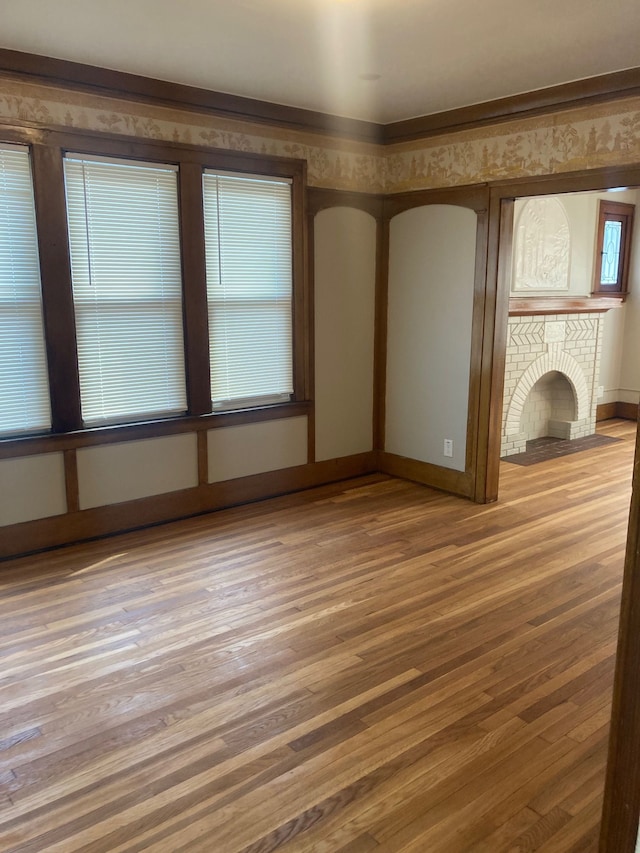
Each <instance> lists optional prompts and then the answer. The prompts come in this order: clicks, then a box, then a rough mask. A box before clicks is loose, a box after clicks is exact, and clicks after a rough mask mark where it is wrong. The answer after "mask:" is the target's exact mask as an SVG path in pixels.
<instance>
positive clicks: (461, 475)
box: [378, 451, 473, 498]
mask: <svg viewBox="0 0 640 853" xmlns="http://www.w3.org/2000/svg"><path fill="white" fill-rule="evenodd" d="M378 467H379V470H380V471H381V472H382V473H383V474H389V475H391V476H392V477H401V478H402V479H403V480H413V482H415V483H421V484H422V485H423V486H430V487H431V488H433V489H441V490H442V491H444V492H449V493H450V494H452V495H459V496H460V497H463V498H470V497H471V496H472V495H473V476H472V475H471V474H470V473H469V472H467V471H454V470H453V469H451V468H443V467H441V466H440V465H433V464H431V463H430V462H420V461H418V460H417V459H408V458H407V457H406V456H397V455H396V454H395V453H387V452H386V451H381V452H380V453H379V454H378Z"/></svg>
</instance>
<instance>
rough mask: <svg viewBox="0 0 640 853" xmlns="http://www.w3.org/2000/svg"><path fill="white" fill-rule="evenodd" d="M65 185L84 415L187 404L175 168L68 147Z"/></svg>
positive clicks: (140, 414) (146, 412)
mask: <svg viewBox="0 0 640 853" xmlns="http://www.w3.org/2000/svg"><path fill="white" fill-rule="evenodd" d="M65 184H66V193H67V215H68V224H69V244H70V252H71V274H72V284H73V300H74V307H75V316H76V333H77V339H78V368H79V374H80V397H81V404H82V417H83V421H84V423H86V424H88V425H98V424H101V423H113V422H125V421H132V420H141V419H144V418H146V417H150V418H154V417H161V416H163V415H173V414H179V413H182V412H184V411H185V410H186V408H187V402H186V388H185V372H184V352H183V325H182V323H183V321H182V278H181V263H180V228H179V220H178V192H177V173H176V169H175V168H173V167H172V166H158V165H155V164H147V163H138V162H135V161H117V160H107V159H98V158H83V157H81V156H79V155H67V156H66V159H65Z"/></svg>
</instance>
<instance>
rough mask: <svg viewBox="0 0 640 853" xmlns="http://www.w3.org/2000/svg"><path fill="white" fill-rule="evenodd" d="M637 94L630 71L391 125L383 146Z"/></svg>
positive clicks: (638, 73) (639, 76)
mask: <svg viewBox="0 0 640 853" xmlns="http://www.w3.org/2000/svg"><path fill="white" fill-rule="evenodd" d="M638 94H640V68H629V69H627V70H625V71H615V72H613V73H611V74H601V75H599V76H597V77H588V78H586V79H584V80H577V81H574V82H572V83H562V84H561V85H559V86H549V87H547V88H545V89H538V90H536V91H534V92H525V93H523V94H521V95H512V96H510V97H508V98H498V99H496V100H494V101H486V102H485V103H483V104H472V105H469V106H466V107H460V108H458V109H455V110H445V111H444V112H440V113H434V114H432V115H427V116H420V117H419V118H412V119H407V120H406V121H396V122H392V123H391V124H387V125H385V127H384V143H385V145H391V144H394V143H398V142H411V141H413V140H416V139H425V138H427V137H430V136H437V135H439V134H443V133H454V132H456V131H460V130H468V129H470V128H475V127H484V126H486V125H488V124H498V123H500V122H505V121H512V120H513V119H521V118H527V117H529V116H535V115H540V114H541V113H554V112H559V111H560V110H568V109H574V108H575V107H584V106H587V105H589V104H600V103H603V102H605V101H611V100H617V99H619V98H629V97H633V96H636V95H638Z"/></svg>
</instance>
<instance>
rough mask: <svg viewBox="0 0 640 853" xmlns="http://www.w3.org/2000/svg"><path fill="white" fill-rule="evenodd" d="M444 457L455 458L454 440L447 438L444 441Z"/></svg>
mask: <svg viewBox="0 0 640 853" xmlns="http://www.w3.org/2000/svg"><path fill="white" fill-rule="evenodd" d="M444 455H445V456H453V439H452V438H445V440H444Z"/></svg>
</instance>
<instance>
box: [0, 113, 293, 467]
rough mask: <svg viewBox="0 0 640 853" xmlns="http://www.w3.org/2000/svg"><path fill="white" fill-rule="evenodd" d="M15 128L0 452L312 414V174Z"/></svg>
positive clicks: (2, 197)
mask: <svg viewBox="0 0 640 853" xmlns="http://www.w3.org/2000/svg"><path fill="white" fill-rule="evenodd" d="M10 134H11V135H10V136H9V138H8V139H7V144H6V145H4V144H3V143H0V440H10V444H11V446H10V447H9V450H8V451H7V450H6V449H5V452H12V450H13V445H14V441H15V443H16V447H17V444H18V443H19V442H22V441H23V440H24V439H25V438H26V437H28V436H29V435H34V436H35V435H41V434H42V433H47V432H50V433H53V434H56V433H69V432H76V431H80V430H82V429H84V428H91V429H96V428H100V427H108V428H110V427H112V426H122V427H123V428H125V429H126V433H121V432H120V431H118V433H117V437H118V438H119V437H120V436H122V440H125V435H126V434H128V433H129V432H130V433H131V435H132V436H133V435H134V434H136V435H137V434H140V435H141V434H144V435H145V436H146V435H161V434H162V435H164V434H171V433H172V432H176V431H181V430H182V429H184V424H183V423H182V424H179V423H173V421H174V420H179V419H181V418H182V417H183V416H185V415H187V416H193V418H194V419H195V418H203V419H205V420H204V421H203V422H197V423H196V422H195V420H194V423H193V424H192V426H194V427H195V428H196V429H203V430H204V429H208V428H209V426H210V425H211V423H212V421H213V420H214V419H215V420H216V422H217V424H220V423H221V422H223V421H224V422H226V421H230V422H233V423H243V422H250V421H255V420H261V419H268V418H272V417H274V416H276V415H277V416H278V417H281V416H282V417H286V416H287V414H289V413H291V414H293V413H294V412H296V413H298V412H299V411H300V408H301V406H302V405H303V404H304V400H305V395H306V393H307V388H308V381H307V380H308V376H307V372H308V369H309V352H308V348H307V345H306V343H305V330H306V328H307V322H306V320H305V312H306V310H307V306H308V300H307V294H306V290H305V273H304V270H305V258H304V216H303V213H304V175H305V168H304V163H303V162H301V161H296V160H284V159H280V158H278V159H274V158H269V157H256V156H255V155H248V154H244V153H241V152H223V151H219V152H218V151H216V152H212V151H211V150H210V149H200V148H198V147H197V146H187V147H185V146H182V145H180V144H177V143H176V144H172V143H164V142H161V141H157V140H144V141H140V140H127V141H126V142H122V141H121V140H120V139H116V138H114V137H111V136H109V135H105V137H104V138H103V137H100V138H96V137H94V136H93V135H91V134H86V135H85V134H83V133H82V132H77V131H72V132H67V131H62V130H60V131H52V132H51V133H50V134H48V135H47V136H46V137H44V138H40V137H38V138H37V139H36V140H35V141H34V140H32V139H31V135H30V134H27V133H26V132H25V133H24V134H23V133H21V132H19V131H15V130H12V131H11V132H10ZM36 220H37V231H36ZM286 404H295V405H292V406H288V405H286ZM272 406H279V407H281V408H279V410H278V411H277V412H276V411H273V410H271V411H266V409H267V408H268V407H272ZM207 419H211V421H210V423H209V424H207V422H206V421H207ZM148 421H156V422H157V423H155V424H153V425H151V424H148V423H145V422H148ZM161 421H162V422H161ZM136 424H137V426H136ZM39 440H40V441H42V439H39ZM55 440H56V439H55V437H54V438H53V439H52V441H54V442H55ZM93 440H94V439H93V438H92V439H90V441H93ZM95 440H96V441H99V440H100V436H99V435H96V436H95ZM6 447H7V445H5V448H6Z"/></svg>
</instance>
